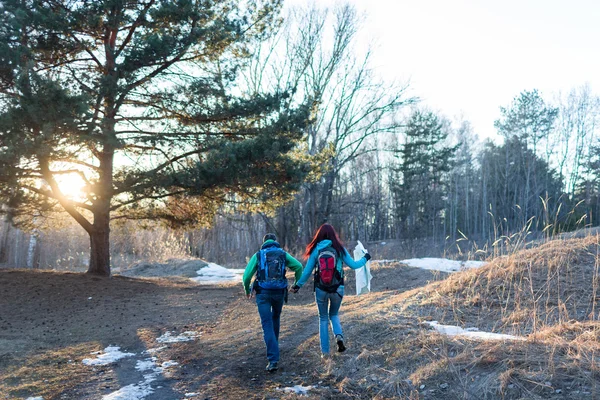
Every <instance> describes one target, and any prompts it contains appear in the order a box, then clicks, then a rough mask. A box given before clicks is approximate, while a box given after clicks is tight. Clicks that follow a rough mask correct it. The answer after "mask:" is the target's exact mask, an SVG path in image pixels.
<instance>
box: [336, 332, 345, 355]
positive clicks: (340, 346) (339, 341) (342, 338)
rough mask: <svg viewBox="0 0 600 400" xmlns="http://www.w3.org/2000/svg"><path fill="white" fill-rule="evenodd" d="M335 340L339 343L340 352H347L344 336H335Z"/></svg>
mask: <svg viewBox="0 0 600 400" xmlns="http://www.w3.org/2000/svg"><path fill="white" fill-rule="evenodd" d="M335 340H336V341H337V346H338V352H340V353H341V352H343V351H345V350H346V346H344V337H343V336H342V335H335Z"/></svg>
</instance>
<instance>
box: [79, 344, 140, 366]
mask: <svg viewBox="0 0 600 400" xmlns="http://www.w3.org/2000/svg"><path fill="white" fill-rule="evenodd" d="M119 349H120V347H119V346H108V347H107V348H105V349H104V353H102V352H100V351H97V352H94V353H92V354H95V355H98V357H96V358H84V359H83V361H82V362H83V363H84V364H85V365H107V364H111V363H113V362H115V361H117V360H120V359H121V358H124V357H131V356H135V353H123V352H121V351H120V350H119Z"/></svg>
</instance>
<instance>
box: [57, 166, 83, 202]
mask: <svg viewBox="0 0 600 400" xmlns="http://www.w3.org/2000/svg"><path fill="white" fill-rule="evenodd" d="M55 179H56V183H58V187H59V188H60V191H61V192H62V193H63V194H64V195H65V196H66V197H68V198H70V199H72V200H78V201H81V200H84V199H85V193H84V192H83V188H84V187H85V185H86V183H85V181H84V180H83V179H82V178H81V176H79V175H78V174H76V173H72V174H64V175H57V176H56V177H55Z"/></svg>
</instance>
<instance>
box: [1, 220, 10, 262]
mask: <svg viewBox="0 0 600 400" xmlns="http://www.w3.org/2000/svg"><path fill="white" fill-rule="evenodd" d="M9 235H10V221H9V220H8V218H5V219H4V223H3V225H2V233H0V264H4V263H7V262H8V253H9V248H8V239H9V237H10V236H9Z"/></svg>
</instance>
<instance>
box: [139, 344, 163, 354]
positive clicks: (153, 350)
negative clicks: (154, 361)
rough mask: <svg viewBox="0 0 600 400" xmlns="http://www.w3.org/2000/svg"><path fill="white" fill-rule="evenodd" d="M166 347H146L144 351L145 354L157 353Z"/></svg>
mask: <svg viewBox="0 0 600 400" xmlns="http://www.w3.org/2000/svg"><path fill="white" fill-rule="evenodd" d="M166 348H167V346H160V347H155V348H153V349H148V350H146V351H144V353H146V354H153V353H158V352H159V351H161V350H164V349H166Z"/></svg>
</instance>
